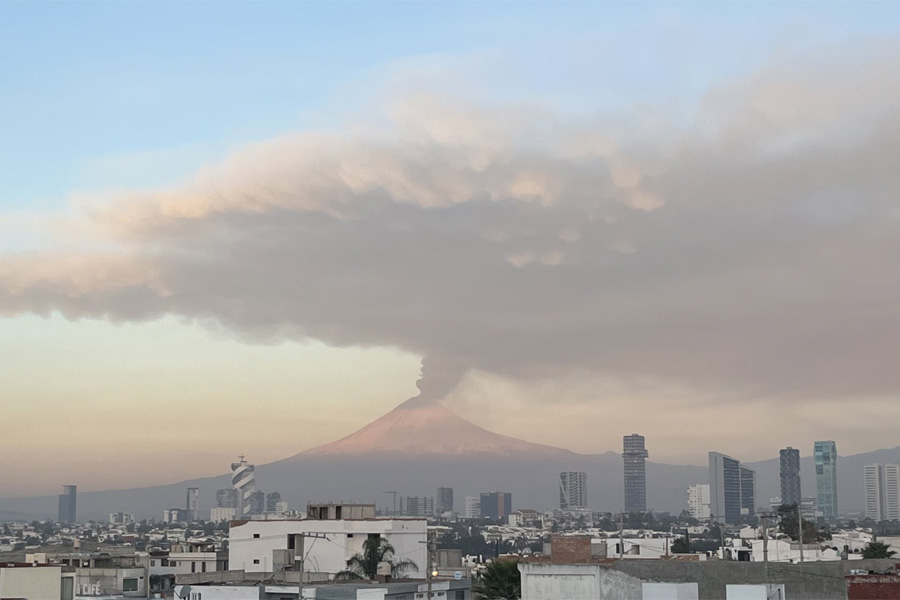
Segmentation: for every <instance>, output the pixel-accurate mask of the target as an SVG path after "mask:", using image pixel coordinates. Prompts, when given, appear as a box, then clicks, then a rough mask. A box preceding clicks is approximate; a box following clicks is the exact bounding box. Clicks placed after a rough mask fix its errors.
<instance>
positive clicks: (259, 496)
mask: <svg viewBox="0 0 900 600" xmlns="http://www.w3.org/2000/svg"><path fill="white" fill-rule="evenodd" d="M248 502H249V503H250V510H249V512H247V513H244V514H250V515H261V514H263V513H264V512H266V494H265V492H263V491H262V490H256V491H255V492H253V493H252V494H250V498H249V500H248Z"/></svg>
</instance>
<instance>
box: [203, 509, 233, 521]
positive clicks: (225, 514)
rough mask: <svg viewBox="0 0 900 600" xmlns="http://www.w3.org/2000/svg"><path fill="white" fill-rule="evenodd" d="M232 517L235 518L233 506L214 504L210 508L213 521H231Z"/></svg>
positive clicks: (210, 516) (210, 518) (210, 517)
mask: <svg viewBox="0 0 900 600" xmlns="http://www.w3.org/2000/svg"><path fill="white" fill-rule="evenodd" d="M232 519H234V507H233V506H214V507H212V508H211V509H209V520H210V521H212V522H213V523H219V522H220V521H231V520H232Z"/></svg>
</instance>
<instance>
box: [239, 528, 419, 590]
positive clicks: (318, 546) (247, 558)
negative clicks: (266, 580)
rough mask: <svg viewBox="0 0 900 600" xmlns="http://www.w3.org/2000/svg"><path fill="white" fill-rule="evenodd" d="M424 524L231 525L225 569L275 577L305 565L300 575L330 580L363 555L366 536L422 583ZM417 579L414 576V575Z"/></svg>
mask: <svg viewBox="0 0 900 600" xmlns="http://www.w3.org/2000/svg"><path fill="white" fill-rule="evenodd" d="M427 524H428V522H427V520H426V519H408V518H399V519H394V518H391V519H359V520H316V519H287V520H266V521H256V520H251V521H245V522H237V523H232V525H231V529H230V531H229V535H228V568H229V569H237V570H244V571H246V572H249V573H253V572H256V573H260V572H266V573H269V572H273V571H275V570H277V569H278V568H280V567H281V565H284V564H291V565H294V564H296V563H297V562H298V561H299V560H300V558H301V556H302V557H303V559H304V568H303V570H304V572H307V573H327V574H328V575H329V576H333V575H334V574H336V573H337V572H339V571H342V570H344V569H345V568H346V566H347V559H349V558H350V557H352V556H353V555H354V554H357V553H361V552H362V550H363V543H364V542H365V541H366V539H367V538H368V537H369V536H372V535H377V536H379V537H382V538H384V539H386V540H387V541H388V542H389V543H390V544H391V545H392V546H393V547H394V552H395V556H396V557H398V558H401V559H410V560H412V561H413V562H415V563H416V565H418V567H419V570H418V573H419V575H420V576H422V577H424V574H425V568H426V560H427V554H426V544H425V542H426V539H427ZM412 575H415V573H412Z"/></svg>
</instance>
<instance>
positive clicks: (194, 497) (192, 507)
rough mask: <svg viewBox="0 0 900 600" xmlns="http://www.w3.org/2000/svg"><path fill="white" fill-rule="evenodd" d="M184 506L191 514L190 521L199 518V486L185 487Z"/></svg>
mask: <svg viewBox="0 0 900 600" xmlns="http://www.w3.org/2000/svg"><path fill="white" fill-rule="evenodd" d="M184 507H185V508H186V509H187V511H188V513H189V514H190V515H191V516H190V520H191V521H196V520H198V519H199V518H200V488H195V487H189V488H188V489H187V498H186V499H185V504H184Z"/></svg>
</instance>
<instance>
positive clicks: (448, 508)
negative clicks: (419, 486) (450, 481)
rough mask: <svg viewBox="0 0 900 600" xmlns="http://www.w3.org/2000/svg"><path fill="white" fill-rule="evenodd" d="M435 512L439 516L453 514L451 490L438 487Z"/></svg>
mask: <svg viewBox="0 0 900 600" xmlns="http://www.w3.org/2000/svg"><path fill="white" fill-rule="evenodd" d="M437 503H438V507H437V512H438V514H439V515H442V514H444V513H448V512H451V513H452V512H453V488H451V487H439V488H438V489H437Z"/></svg>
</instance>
